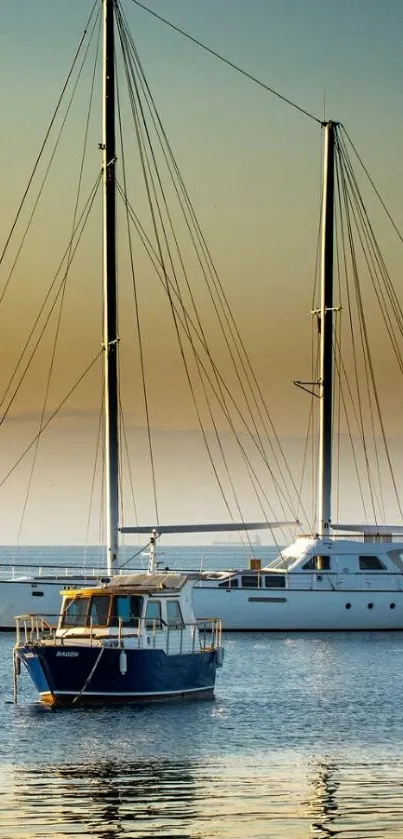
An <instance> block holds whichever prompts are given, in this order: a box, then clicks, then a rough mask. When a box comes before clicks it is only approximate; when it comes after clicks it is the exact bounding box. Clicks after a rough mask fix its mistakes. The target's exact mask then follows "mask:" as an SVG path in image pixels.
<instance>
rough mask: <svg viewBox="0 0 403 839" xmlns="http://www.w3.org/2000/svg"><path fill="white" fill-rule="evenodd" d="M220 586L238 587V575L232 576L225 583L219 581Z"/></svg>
mask: <svg viewBox="0 0 403 839" xmlns="http://www.w3.org/2000/svg"><path fill="white" fill-rule="evenodd" d="M218 588H238V577H230V578H229V579H228V580H225V583H218Z"/></svg>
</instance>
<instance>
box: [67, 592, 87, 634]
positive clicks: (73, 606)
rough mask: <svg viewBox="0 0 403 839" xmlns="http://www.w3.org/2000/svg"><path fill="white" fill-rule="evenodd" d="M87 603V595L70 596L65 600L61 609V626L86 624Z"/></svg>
mask: <svg viewBox="0 0 403 839" xmlns="http://www.w3.org/2000/svg"><path fill="white" fill-rule="evenodd" d="M89 604H90V598H89V597H72V598H71V599H69V600H66V602H65V605H64V609H63V617H62V626H63V627H67V626H86V625H87V617H88V607H89Z"/></svg>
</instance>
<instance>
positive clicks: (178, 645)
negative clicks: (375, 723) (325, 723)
mask: <svg viewBox="0 0 403 839" xmlns="http://www.w3.org/2000/svg"><path fill="white" fill-rule="evenodd" d="M115 12H116V4H115V0H103V24H104V73H103V92H104V96H103V102H104V109H103V114H104V119H103V143H102V150H103V184H104V214H103V218H104V229H103V242H104V248H103V256H104V262H103V275H104V334H103V338H104V345H103V346H104V358H105V363H104V390H105V399H104V424H105V451H106V458H105V475H106V488H107V492H106V505H105V507H106V510H105V512H106V531H107V537H108V544H107V558H108V560H107V567H108V571H109V574H110V577H108V578H107V579H106V581H104V582H102V581H101V582H100V583H99V585H98V586H95V585H93V586H92V587H90V588H84V589H77V588H67V589H66V590H64V591H63V600H62V608H61V613H60V618H59V622H58V625H57V628H56V630H53V629H52V627H51V625H50V623H49V621H48V620H47V619H46V618H45V617H43V616H35V615H32V616H29V615H25V616H24V615H23V616H18V617H17V618H16V634H17V637H16V645H15V648H14V672H15V676H17V673H18V671H19V669H20V664H21V662H22V664H23V665H24V666H25V667H26V669H27V670H28V673H29V675H30V677H31V678H32V680H33V682H34V684H35V686H36V688H37V690H38V692H39V696H40V699H41V700H42V701H43V702H44V703H47V704H50V705H52V706H60V705H68V706H71V705H77V704H99V703H110V702H113V703H115V702H119V703H126V702H130V703H131V702H139V701H155V700H161V699H164V700H165V699H178V698H181V699H184V698H189V697H211V696H212V695H213V692H214V685H215V677H216V669H217V667H218V666H219V665H220V664H221V663H222V657H223V651H222V647H221V623H220V621H219V620H215V619H211V620H203V621H202V622H201V623H200V622H197V621H196V619H195V616H194V612H193V606H192V588H193V585H194V582H195V578H194V577H193V576H192V575H190V576H187V575H180V574H172V575H167V574H164V573H161V572H159V571H158V570H157V564H156V557H155V550H154V546H155V534H151V538H150V562H149V571H148V573H146V574H138V575H132V576H127V575H117V574H114V571H116V572H117V571H118V548H119V531H120V529H121V528H119V475H120V458H119V419H120V409H119V387H118V342H119V337H118V332H117V282H116V273H117V270H116V241H115V239H116V232H115V193H116V183H115V162H116V151H115V119H114V114H115V102H114V98H115V80H114V26H115ZM143 530H144V529H143ZM207 630H209V631H207ZM15 684H16V682H15ZM15 696H16V690H15Z"/></svg>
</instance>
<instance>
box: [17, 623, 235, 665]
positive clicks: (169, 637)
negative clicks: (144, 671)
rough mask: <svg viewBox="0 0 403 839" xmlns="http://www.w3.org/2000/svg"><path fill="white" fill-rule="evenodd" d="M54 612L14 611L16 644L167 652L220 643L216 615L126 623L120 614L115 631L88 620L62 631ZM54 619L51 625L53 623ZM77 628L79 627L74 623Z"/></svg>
mask: <svg viewBox="0 0 403 839" xmlns="http://www.w3.org/2000/svg"><path fill="white" fill-rule="evenodd" d="M54 618H55V616H54V615H46V616H44V615H36V614H27V615H17V616H16V617H15V618H14V620H15V628H16V640H15V647H16V648H18V647H22V646H27V645H28V646H29V645H32V644H34V645H40V644H49V643H53V644H55V645H56V646H68V645H72V644H76V643H77V644H80V643H88V642H89V643H90V645H94V646H116V647H118V648H124V647H125V646H127V647H134V646H136V647H138V648H140V649H150V648H151V649H163V650H164V651H165V653H166V654H167V655H170V654H171V655H173V654H177V653H184V654H185V653H196V652H197V653H198V652H211V651H214V650H216V649H218V648H220V647H221V646H222V624H221V620H220V619H219V618H199V619H197V620H195V621H192V622H188V623H183V624H181V625H178V624H174V625H172V626H169V625H167V624H165V625H164V626H162V623H161V621H157V620H153V621H150V620H144V619H138V621H137V626H135V627H125V626H124V625H123V622H122V619H121V618H119V622H118V626H117V627H116V628H115V627H114V629H116V631H115V632H111V631H110V629H107V628H106V627H100V626H94V625H93V624H92V623H90V624H89V625H88V626H86V627H82V632H81V634H80V633H74V634H73V633H72V634H69V635H68V634H65V635H63V634H61V633H60V632H59V631H58V630H57V629H56V628H55V626H54ZM52 620H53V625H52ZM77 629H79V627H77Z"/></svg>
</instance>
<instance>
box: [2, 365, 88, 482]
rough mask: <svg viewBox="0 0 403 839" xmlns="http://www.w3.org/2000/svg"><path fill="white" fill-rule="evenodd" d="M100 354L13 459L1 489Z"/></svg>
mask: <svg viewBox="0 0 403 839" xmlns="http://www.w3.org/2000/svg"><path fill="white" fill-rule="evenodd" d="M101 354H102V350H100V351H99V352H98V353H97V354H96V356H95V357H94V358H93V359H92V361H91V362H90V363H89V365H88V366H87V367H86V369H85V370H84V372H83V373H82V374H81V376H80V378H79V379H77V381H76V383H75V384H74V385H73V387H71V388H70V390H69V392H68V393H67V394H66V396H65V397H64V398H63V399H62V401H61V402H60V403H59V405H58V406H57V408H55V410H54V411H52V413H51V414H50V416H49V417H48V419H47V421H46V422H45V423H44V425H43V426H42V428H41V429H40V431H38V433H37V434H36V435H35V437H34V438H33V440H31V442H30V443H29V445H28V446H27V447H26V448H25V449H24V451H23V452H22V454H21V455H20V456H19V458H18V459H17V460H16V461H15V463H14V464H13V466H12V467H11V469H9V471H8V472H7V474H6V475H5V476H4V478H3V479H2V480H1V481H0V489H1V487H2V486H4V484H5V483H6V481H7V480H8V478H9V477H10V475H12V473H13V472H14V471H15V470H16V468H17V466H19V464H20V463H21V461H22V460H23V459H24V457H25V456H26V455H27V454H28V452H29V451H30V450H31V449H32V446H34V445H35V443H36V440H37V439H38V437H40V436H41V435H42V434H43V432H44V431H45V430H46V429H47V427H48V425H50V423H51V422H52V420H54V418H55V417H56V416H57V415H58V413H59V412H60V410H61V409H62V408H63V405H65V404H66V402H67V401H68V399H70V396H72V394H73V393H74V391H75V390H76V389H77V388H78V386H79V385H80V384H81V382H82V381H83V379H85V377H86V376H87V375H88V373H89V372H90V370H91V369H92V367H93V366H94V364H95V363H96V361H98V359H99V358H100V356H101Z"/></svg>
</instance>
